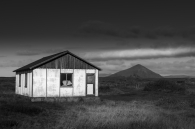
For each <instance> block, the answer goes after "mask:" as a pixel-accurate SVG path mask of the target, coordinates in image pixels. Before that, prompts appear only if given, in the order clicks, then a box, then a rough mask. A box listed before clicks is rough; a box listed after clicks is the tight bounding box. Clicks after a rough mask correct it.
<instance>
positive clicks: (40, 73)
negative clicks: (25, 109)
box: [32, 69, 46, 97]
mask: <svg viewBox="0 0 195 129" xmlns="http://www.w3.org/2000/svg"><path fill="white" fill-rule="evenodd" d="M32 89H33V91H32V97H46V69H34V70H33V87H32Z"/></svg>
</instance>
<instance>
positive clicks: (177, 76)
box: [163, 75, 194, 78]
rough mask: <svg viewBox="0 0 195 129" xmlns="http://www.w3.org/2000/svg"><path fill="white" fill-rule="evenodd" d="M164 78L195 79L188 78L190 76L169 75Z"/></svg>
mask: <svg viewBox="0 0 195 129" xmlns="http://www.w3.org/2000/svg"><path fill="white" fill-rule="evenodd" d="M163 77H164V78H194V76H188V75H169V76H163Z"/></svg>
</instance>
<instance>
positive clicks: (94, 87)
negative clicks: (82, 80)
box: [86, 73, 95, 96]
mask: <svg viewBox="0 0 195 129" xmlns="http://www.w3.org/2000/svg"><path fill="white" fill-rule="evenodd" d="M88 75H89V76H90V75H94V83H87V76H88ZM87 84H93V94H91V95H88V94H87ZM86 96H95V73H86Z"/></svg>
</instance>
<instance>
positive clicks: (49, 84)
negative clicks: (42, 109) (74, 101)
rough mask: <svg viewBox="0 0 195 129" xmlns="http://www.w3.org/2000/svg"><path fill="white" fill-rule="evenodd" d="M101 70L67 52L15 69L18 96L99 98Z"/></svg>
mask: <svg viewBox="0 0 195 129" xmlns="http://www.w3.org/2000/svg"><path fill="white" fill-rule="evenodd" d="M99 70H101V69H100V68H98V67H96V66H95V65H93V64H91V63H89V62H87V61H85V60H83V59H81V58H80V57H78V56H76V55H75V54H73V53H71V52H69V51H64V52H60V53H57V54H54V55H50V56H47V57H43V58H41V59H39V60H37V61H35V62H32V63H30V64H28V65H26V66H23V67H21V68H19V69H16V70H14V71H13V72H16V88H15V89H16V90H15V93H16V94H20V95H25V96H29V97H71V96H88V95H89V96H98V75H99V74H98V73H99Z"/></svg>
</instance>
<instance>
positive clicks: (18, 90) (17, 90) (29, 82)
mask: <svg viewBox="0 0 195 129" xmlns="http://www.w3.org/2000/svg"><path fill="white" fill-rule="evenodd" d="M25 73H27V87H25ZM19 74H20V75H21V86H20V87H19ZM31 89H32V73H31V72H29V71H26V72H23V73H17V74H16V85H15V93H16V94H19V95H25V96H31Z"/></svg>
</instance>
